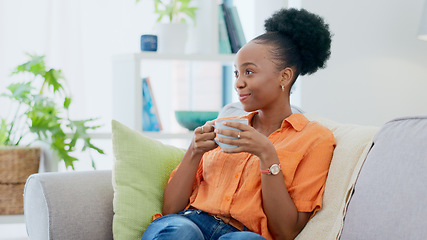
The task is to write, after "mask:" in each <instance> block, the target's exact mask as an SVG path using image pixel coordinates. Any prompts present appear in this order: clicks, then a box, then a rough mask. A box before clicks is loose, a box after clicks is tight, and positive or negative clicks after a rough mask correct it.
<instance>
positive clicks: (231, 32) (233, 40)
mask: <svg viewBox="0 0 427 240" xmlns="http://www.w3.org/2000/svg"><path fill="white" fill-rule="evenodd" d="M221 7H222V11H223V12H224V20H225V25H226V26H227V33H228V37H229V38H230V45H231V51H232V52H233V53H237V51H239V49H240V48H241V47H242V46H240V43H239V40H238V37H237V32H236V30H235V28H234V23H233V19H232V17H231V10H230V9H229V8H228V7H227V5H226V4H225V3H222V4H221Z"/></svg>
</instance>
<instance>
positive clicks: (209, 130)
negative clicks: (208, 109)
mask: <svg viewBox="0 0 427 240" xmlns="http://www.w3.org/2000/svg"><path fill="white" fill-rule="evenodd" d="M214 124H215V121H208V122H206V123H205V125H203V126H200V127H197V128H196V129H195V130H194V136H193V139H192V142H191V145H190V148H191V150H192V151H193V153H194V154H196V155H199V154H201V155H203V154H204V153H205V152H207V151H210V150H212V149H215V148H216V147H217V146H218V145H217V144H216V142H215V141H214V138H215V136H216V134H215V132H214V130H215V128H214V127H213V125H214Z"/></svg>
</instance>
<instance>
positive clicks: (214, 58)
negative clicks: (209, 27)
mask: <svg viewBox="0 0 427 240" xmlns="http://www.w3.org/2000/svg"><path fill="white" fill-rule="evenodd" d="M235 56H236V55H235V54H166V53H158V52H140V53H131V54H120V55H115V56H114V59H115V60H116V61H126V60H129V59H132V60H133V61H136V62H139V61H141V60H177V61H206V62H230V63H231V62H233V61H234V58H235Z"/></svg>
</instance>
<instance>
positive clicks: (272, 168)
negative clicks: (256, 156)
mask: <svg viewBox="0 0 427 240" xmlns="http://www.w3.org/2000/svg"><path fill="white" fill-rule="evenodd" d="M280 170H281V168H280V163H279V164H277V163H275V164H273V165H271V166H270V167H269V168H268V169H264V170H262V169H261V173H262V174H267V175H277V174H279V172H280Z"/></svg>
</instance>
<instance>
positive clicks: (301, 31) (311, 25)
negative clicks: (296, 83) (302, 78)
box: [254, 9, 332, 79]
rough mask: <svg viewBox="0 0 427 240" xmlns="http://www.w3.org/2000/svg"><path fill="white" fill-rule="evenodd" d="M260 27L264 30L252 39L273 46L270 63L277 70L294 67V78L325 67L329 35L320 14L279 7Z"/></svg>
mask: <svg viewBox="0 0 427 240" xmlns="http://www.w3.org/2000/svg"><path fill="white" fill-rule="evenodd" d="M264 26H265V30H266V31H267V32H266V33H264V34H262V35H260V36H258V37H257V38H255V39H254V41H255V42H261V43H266V44H270V45H271V46H273V48H271V53H272V55H273V58H274V60H275V61H274V62H275V63H276V64H277V65H278V67H279V68H281V69H283V68H286V67H289V66H293V67H295V68H296V77H295V79H296V78H297V77H298V75H299V74H301V75H305V74H312V73H314V72H316V71H317V70H318V69H319V68H324V67H325V66H326V61H327V60H328V58H329V56H330V55H331V51H330V48H331V38H332V35H331V33H330V32H329V25H328V24H326V23H325V22H324V21H323V19H322V18H321V17H319V16H317V15H315V14H313V13H310V12H308V11H307V10H304V9H301V10H297V9H281V10H279V11H277V12H276V13H274V14H273V15H272V16H271V17H270V18H269V19H267V20H266V21H265V24H264Z"/></svg>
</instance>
